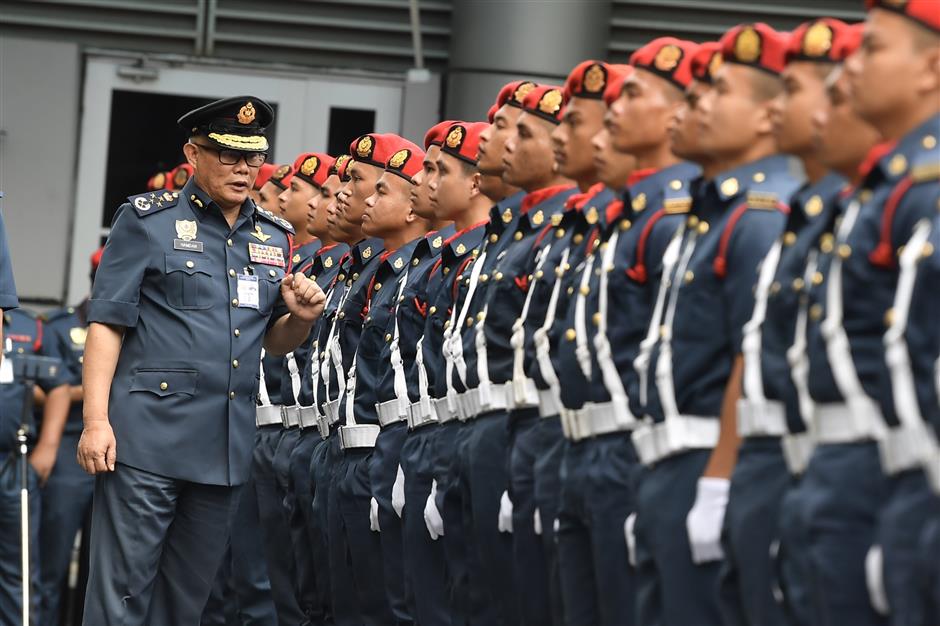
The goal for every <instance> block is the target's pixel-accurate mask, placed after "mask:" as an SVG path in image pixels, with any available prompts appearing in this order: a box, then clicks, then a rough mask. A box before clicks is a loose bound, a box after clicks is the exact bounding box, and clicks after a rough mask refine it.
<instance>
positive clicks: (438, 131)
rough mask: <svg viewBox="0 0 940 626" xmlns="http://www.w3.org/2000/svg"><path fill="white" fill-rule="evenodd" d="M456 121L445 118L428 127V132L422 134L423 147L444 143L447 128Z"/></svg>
mask: <svg viewBox="0 0 940 626" xmlns="http://www.w3.org/2000/svg"><path fill="white" fill-rule="evenodd" d="M494 113H495V112H494ZM456 123H457V120H447V121H444V122H438V123H437V124H435V125H434V126H432V127H431V128H429V129H428V132H426V133H425V134H424V149H425V150H427V149H428V148H430V147H431V146H439V145H441V144H442V143H444V137H445V136H446V135H447V129H448V128H450V127H451V126H453V125H454V124H456Z"/></svg>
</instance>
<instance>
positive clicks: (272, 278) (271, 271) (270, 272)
mask: <svg viewBox="0 0 940 626" xmlns="http://www.w3.org/2000/svg"><path fill="white" fill-rule="evenodd" d="M255 273H256V274H257V275H258V278H259V279H261V280H263V281H266V282H269V283H279V282H281V281H282V280H284V276H285V272H284V268H282V267H267V266H258V265H256V266H255Z"/></svg>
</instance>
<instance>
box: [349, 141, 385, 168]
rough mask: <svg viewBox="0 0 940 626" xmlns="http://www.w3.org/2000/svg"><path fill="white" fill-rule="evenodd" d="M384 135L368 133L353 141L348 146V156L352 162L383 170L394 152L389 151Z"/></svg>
mask: <svg viewBox="0 0 940 626" xmlns="http://www.w3.org/2000/svg"><path fill="white" fill-rule="evenodd" d="M384 136H385V135H382V134H379V133H369V134H366V135H361V136H359V137H357V138H356V139H353V141H352V143H351V144H349V156H351V157H352V159H353V161H359V162H360V163H368V164H369V165H374V166H375V167H378V168H380V169H385V162H386V161H388V157H390V156H392V152H394V150H391V151H390V150H389V148H390V146H391V142H390V141H389V140H384V139H382V137H384Z"/></svg>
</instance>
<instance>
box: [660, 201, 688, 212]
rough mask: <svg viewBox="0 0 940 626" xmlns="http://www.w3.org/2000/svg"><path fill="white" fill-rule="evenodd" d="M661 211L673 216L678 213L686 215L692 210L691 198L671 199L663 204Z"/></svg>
mask: <svg viewBox="0 0 940 626" xmlns="http://www.w3.org/2000/svg"><path fill="white" fill-rule="evenodd" d="M663 210H664V211H665V212H666V213H668V214H670V215H675V214H679V213H688V212H689V211H691V210H692V198H671V199H669V200H666V201H665V202H663Z"/></svg>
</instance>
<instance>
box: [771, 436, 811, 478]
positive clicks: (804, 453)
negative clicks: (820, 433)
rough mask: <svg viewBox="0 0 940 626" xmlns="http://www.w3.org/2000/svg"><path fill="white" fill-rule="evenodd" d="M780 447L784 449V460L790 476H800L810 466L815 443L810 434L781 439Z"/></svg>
mask: <svg viewBox="0 0 940 626" xmlns="http://www.w3.org/2000/svg"><path fill="white" fill-rule="evenodd" d="M780 447H781V448H782V449H783V458H784V460H786V462H787V469H789V470H790V474H791V475H793V476H800V475H801V474H802V473H803V472H804V471H805V470H806V466H807V465H809V457H810V456H812V454H813V448H815V442H814V441H813V437H812V435H810V434H809V433H793V434H787V435H784V436H783V437H781V438H780Z"/></svg>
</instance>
